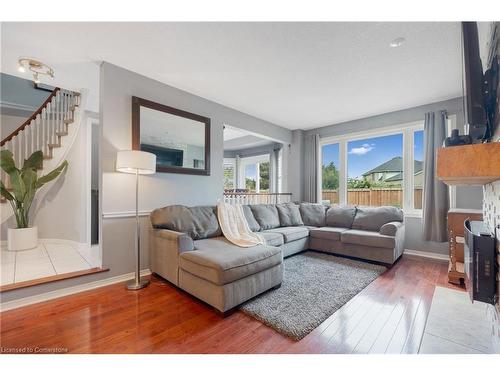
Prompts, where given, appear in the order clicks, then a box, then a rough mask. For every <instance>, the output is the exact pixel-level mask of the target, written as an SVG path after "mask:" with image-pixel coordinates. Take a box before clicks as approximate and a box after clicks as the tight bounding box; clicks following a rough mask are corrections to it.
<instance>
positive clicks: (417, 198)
mask: <svg viewBox="0 0 500 375" xmlns="http://www.w3.org/2000/svg"><path fill="white" fill-rule="evenodd" d="M422 129H423V124H422V123H421V122H418V123H412V124H406V125H402V126H400V127H398V128H392V129H382V130H379V131H371V132H366V133H358V134H353V135H346V136H341V137H336V138H329V139H322V146H321V161H322V162H321V166H320V171H319V172H320V173H321V189H322V192H321V193H322V194H321V197H322V198H321V200H322V202H323V203H325V204H330V203H342V204H354V205H362V206H395V207H400V208H403V209H404V210H405V212H415V213H416V214H417V213H420V212H421V211H420V210H421V209H422V190H423V157H424V150H423V143H424V142H423V133H424V132H423V130H422Z"/></svg>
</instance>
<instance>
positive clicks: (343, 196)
mask: <svg viewBox="0 0 500 375" xmlns="http://www.w3.org/2000/svg"><path fill="white" fill-rule="evenodd" d="M421 130H424V122H423V121H414V122H409V123H404V124H398V125H395V126H390V127H384V128H379V129H376V130H370V131H363V132H355V133H348V134H343V135H338V136H330V137H323V138H320V147H319V159H318V160H319V161H320V162H319V163H318V176H319V183H318V195H317V196H318V201H321V196H322V181H323V176H322V164H323V163H322V160H323V157H322V156H323V155H322V150H323V146H326V145H330V144H336V143H338V144H339V203H340V204H347V152H348V150H347V144H348V143H349V142H352V141H360V140H364V139H367V138H374V137H384V136H390V135H396V134H402V136H403V207H402V209H403V212H404V214H405V216H408V217H422V209H416V208H414V207H413V205H414V201H413V199H414V186H413V184H414V162H413V157H414V148H413V147H414V133H415V132H417V131H421Z"/></svg>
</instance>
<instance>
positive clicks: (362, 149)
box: [349, 143, 375, 155]
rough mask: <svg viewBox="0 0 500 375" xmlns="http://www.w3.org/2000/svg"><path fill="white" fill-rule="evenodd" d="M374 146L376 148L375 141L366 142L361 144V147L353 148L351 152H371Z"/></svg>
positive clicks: (360, 153)
mask: <svg viewBox="0 0 500 375" xmlns="http://www.w3.org/2000/svg"><path fill="white" fill-rule="evenodd" d="M374 148H375V143H372V144H368V143H365V144H363V145H361V147H353V148H351V150H350V151H349V153H350V154H354V155H364V154H367V153H369V152H370V151H371V150H373V149H374Z"/></svg>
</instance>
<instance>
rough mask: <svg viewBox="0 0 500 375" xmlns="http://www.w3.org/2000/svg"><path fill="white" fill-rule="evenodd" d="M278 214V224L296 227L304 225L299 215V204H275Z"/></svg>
mask: <svg viewBox="0 0 500 375" xmlns="http://www.w3.org/2000/svg"><path fill="white" fill-rule="evenodd" d="M276 209H277V210H278V216H279V218H280V226H282V227H296V226H299V225H304V222H303V221H302V217H301V216H300V211H299V206H297V205H296V204H294V203H281V204H277V205H276Z"/></svg>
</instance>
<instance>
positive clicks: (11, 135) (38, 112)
mask: <svg viewBox="0 0 500 375" xmlns="http://www.w3.org/2000/svg"><path fill="white" fill-rule="evenodd" d="M60 90H61V89H60V88H59V87H56V88H55V89H54V90H53V91H52V92H51V93H50V95H49V97H48V98H47V99H46V100H45V101H44V102H43V104H42V105H41V106H40V108H38V109H37V110H36V111H35V112H34V113H33V114H32V115H31V116H30V117H29V118H28V119H27V120H26V121H25V122H24V123H23V124H22V125H21V126H20V127H18V128H17V129H16V130H14V131H13V132H12V133H10V134H9V135H8V136H7V137H6V138H5V139H3V140H2V142H0V147H2V146H3V145H5V144H6V143H7V142H8V141H10V140H11V139H12V138H14V137H15V136H16V135H18V134H19V132H20V131H22V130H24V128H26V127H27V126H28V125H29V124H30V122H31V121H33V120H34V119H35V118H36V116H38V115H39V114H40V113H42V111H43V109H44V108H45V107H47V105H48V104H49V103H50V102H51V101H52V98H54V96H56V94H57V92H58V91H60Z"/></svg>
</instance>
